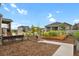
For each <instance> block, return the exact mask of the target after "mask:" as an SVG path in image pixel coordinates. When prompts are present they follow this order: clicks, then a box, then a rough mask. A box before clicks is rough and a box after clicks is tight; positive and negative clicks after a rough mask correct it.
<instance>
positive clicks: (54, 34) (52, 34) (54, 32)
mask: <svg viewBox="0 0 79 59" xmlns="http://www.w3.org/2000/svg"><path fill="white" fill-rule="evenodd" d="M49 35H50V36H57V35H58V34H57V32H56V31H49Z"/></svg>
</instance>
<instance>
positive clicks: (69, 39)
mask: <svg viewBox="0 0 79 59" xmlns="http://www.w3.org/2000/svg"><path fill="white" fill-rule="evenodd" d="M46 40H51V41H56V42H63V43H70V44H74V38H73V37H72V36H68V37H66V38H65V39H64V40H58V39H46Z"/></svg>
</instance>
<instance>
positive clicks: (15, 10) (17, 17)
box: [0, 3, 79, 29]
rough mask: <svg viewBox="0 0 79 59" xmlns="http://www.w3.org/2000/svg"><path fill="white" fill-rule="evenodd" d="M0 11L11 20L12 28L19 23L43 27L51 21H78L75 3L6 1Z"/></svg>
mask: <svg viewBox="0 0 79 59" xmlns="http://www.w3.org/2000/svg"><path fill="white" fill-rule="evenodd" d="M0 13H1V14H3V18H9V19H12V20H13V22H12V28H13V29H16V28H17V27H18V26H21V25H23V26H32V25H34V26H39V27H44V26H45V25H48V24H50V23H53V22H67V23H69V24H72V25H73V24H75V23H78V22H79V4H77V3H70V4H69V3H16V4H15V3H7V4H2V6H1V7H0Z"/></svg>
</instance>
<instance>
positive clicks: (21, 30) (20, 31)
mask: <svg viewBox="0 0 79 59" xmlns="http://www.w3.org/2000/svg"><path fill="white" fill-rule="evenodd" d="M29 30H30V28H29V26H19V27H18V30H17V31H18V32H17V33H18V34H23V33H24V32H27V31H29Z"/></svg>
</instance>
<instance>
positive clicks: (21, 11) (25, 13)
mask: <svg viewBox="0 0 79 59" xmlns="http://www.w3.org/2000/svg"><path fill="white" fill-rule="evenodd" d="M17 11H18V13H20V14H23V15H27V10H24V9H19V8H17Z"/></svg>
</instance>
